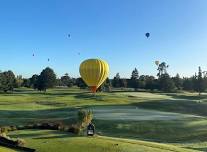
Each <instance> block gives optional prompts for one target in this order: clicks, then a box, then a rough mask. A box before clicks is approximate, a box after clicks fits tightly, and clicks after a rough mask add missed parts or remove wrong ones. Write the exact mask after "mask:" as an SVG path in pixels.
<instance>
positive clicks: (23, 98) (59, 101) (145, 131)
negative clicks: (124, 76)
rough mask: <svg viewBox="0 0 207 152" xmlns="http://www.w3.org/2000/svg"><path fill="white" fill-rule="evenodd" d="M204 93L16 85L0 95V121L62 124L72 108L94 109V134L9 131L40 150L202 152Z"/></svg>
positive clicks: (206, 137) (206, 135) (206, 138)
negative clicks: (44, 88)
mask: <svg viewBox="0 0 207 152" xmlns="http://www.w3.org/2000/svg"><path fill="white" fill-rule="evenodd" d="M206 97H207V95H206V94H203V95H202V97H201V99H200V98H199V97H198V95H197V94H195V93H186V92H185V93H176V94H175V93H171V94H167V93H148V92H124V91H115V92H112V93H98V94H97V95H96V96H93V95H92V94H90V93H88V91H87V90H80V89H78V88H70V89H60V88H57V89H52V90H48V91H47V93H40V92H37V91H34V90H32V89H25V88H21V89H17V90H15V92H14V93H12V94H0V124H1V126H5V125H23V124H30V123H35V122H45V121H58V122H59V121H61V122H63V123H65V124H67V123H70V121H72V119H75V118H76V114H77V110H78V109H80V108H87V109H91V110H92V111H93V113H94V123H95V125H96V130H97V134H98V137H95V138H88V137H78V136H74V135H71V134H66V133H63V132H54V131H40V130H24V131H16V132H11V133H10V135H11V137H13V138H15V137H20V138H23V139H25V140H26V143H27V144H26V146H29V147H32V148H36V149H38V151H40V152H45V151H47V150H48V148H49V149H50V150H49V151H57V150H60V148H61V147H62V149H61V152H64V151H65V152H67V149H68V148H70V151H80V152H81V150H84V151H90V152H93V151H94V152H95V151H100V152H101V151H103V152H114V151H115V152H116V151H117V152H122V151H123V152H133V151H192V150H196V151H207V119H206V116H207V111H206V109H207V102H206V101H207V100H206V99H207V98H206ZM147 141H148V142H147ZM149 141H150V142H149ZM155 142H160V143H163V144H161V145H159V144H157V143H155ZM117 143H118V146H117V147H116V146H114V144H115V145H116V144H117ZM89 145H90V146H89ZM172 145H173V146H172ZM107 147H108V148H107ZM182 148H185V149H182ZM6 150H7V149H5V150H1V149H0V151H2V152H3V151H5V152H6Z"/></svg>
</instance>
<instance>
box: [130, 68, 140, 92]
mask: <svg viewBox="0 0 207 152" xmlns="http://www.w3.org/2000/svg"><path fill="white" fill-rule="evenodd" d="M138 78H139V72H138V70H137V69H136V68H135V69H134V70H133V71H132V75H131V80H130V87H132V88H134V90H135V91H137V89H138V87H139V82H138Z"/></svg>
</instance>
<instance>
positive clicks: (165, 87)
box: [158, 73, 175, 92]
mask: <svg viewBox="0 0 207 152" xmlns="http://www.w3.org/2000/svg"><path fill="white" fill-rule="evenodd" d="M158 82H159V88H160V90H162V91H164V92H172V91H174V90H175V84H174V82H173V80H172V79H171V78H170V76H169V74H167V73H166V74H162V75H161V76H160V78H159V81H158Z"/></svg>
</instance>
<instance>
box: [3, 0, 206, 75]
mask: <svg viewBox="0 0 207 152" xmlns="http://www.w3.org/2000/svg"><path fill="white" fill-rule="evenodd" d="M206 8H207V1H206V0H44V1H43V0H18V1H14V0H0V70H1V71H4V70H12V71H14V73H15V74H16V75H20V74H21V75H23V77H31V76H32V75H33V74H39V73H40V72H41V71H42V69H43V68H46V67H48V66H49V67H51V68H53V69H54V71H55V72H56V74H57V75H58V77H60V76H61V75H63V74H65V73H69V75H70V76H72V77H79V65H80V63H81V62H82V61H83V60H85V59H88V58H101V59H103V60H106V61H107V62H108V64H109V67H110V78H112V77H113V76H114V75H115V74H116V73H118V72H119V74H120V76H121V77H124V78H129V77H130V75H131V72H132V70H133V69H134V68H135V67H136V68H137V69H138V70H139V74H140V75H142V74H148V75H154V76H155V75H156V73H157V70H156V69H157V68H156V65H155V64H154V61H156V60H159V61H160V62H163V61H164V62H166V63H167V64H169V69H168V72H169V74H170V75H172V76H173V75H175V74H176V73H179V74H180V75H181V76H191V75H193V74H194V73H195V72H196V71H198V66H201V68H202V69H203V70H207V9H206ZM146 32H149V33H150V34H151V35H150V37H149V38H146V37H145V33H146ZM68 34H70V37H68ZM33 54H34V56H33ZM48 58H49V59H50V61H49V62H48Z"/></svg>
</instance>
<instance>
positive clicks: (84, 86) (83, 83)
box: [76, 78, 87, 89]
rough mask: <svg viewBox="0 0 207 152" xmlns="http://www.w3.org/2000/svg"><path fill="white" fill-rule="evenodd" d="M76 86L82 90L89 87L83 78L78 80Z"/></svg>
mask: <svg viewBox="0 0 207 152" xmlns="http://www.w3.org/2000/svg"><path fill="white" fill-rule="evenodd" d="M76 85H77V86H78V87H79V88H81V89H85V88H86V87H87V85H86V83H85V82H84V81H83V79H82V78H77V79H76Z"/></svg>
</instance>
